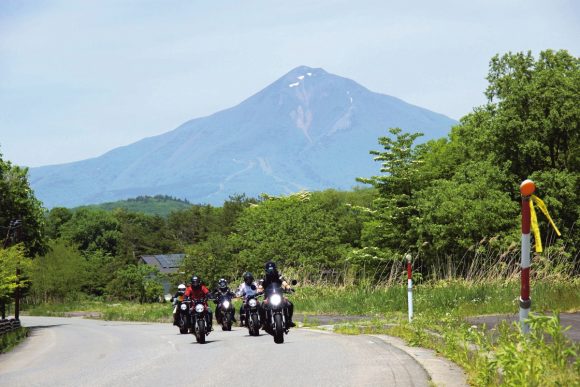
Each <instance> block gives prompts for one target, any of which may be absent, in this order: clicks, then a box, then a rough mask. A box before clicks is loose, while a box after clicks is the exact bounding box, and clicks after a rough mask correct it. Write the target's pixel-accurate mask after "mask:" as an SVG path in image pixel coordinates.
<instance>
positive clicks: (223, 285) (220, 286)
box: [218, 278, 228, 291]
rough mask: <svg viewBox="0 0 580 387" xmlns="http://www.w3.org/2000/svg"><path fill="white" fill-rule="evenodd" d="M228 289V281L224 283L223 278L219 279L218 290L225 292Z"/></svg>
mask: <svg viewBox="0 0 580 387" xmlns="http://www.w3.org/2000/svg"><path fill="white" fill-rule="evenodd" d="M227 288H228V281H226V280H225V279H224V278H220V280H219V281H218V289H219V290H221V291H226V290H227Z"/></svg>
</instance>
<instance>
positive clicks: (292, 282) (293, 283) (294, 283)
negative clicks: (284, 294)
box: [290, 280, 298, 286]
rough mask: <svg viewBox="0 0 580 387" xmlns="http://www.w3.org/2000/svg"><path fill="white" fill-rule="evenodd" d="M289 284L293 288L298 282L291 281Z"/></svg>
mask: <svg viewBox="0 0 580 387" xmlns="http://www.w3.org/2000/svg"><path fill="white" fill-rule="evenodd" d="M290 283H291V284H292V286H294V285H296V284H297V283H298V281H296V280H292V281H291V282H290Z"/></svg>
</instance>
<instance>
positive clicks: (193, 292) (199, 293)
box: [184, 285, 209, 306]
mask: <svg viewBox="0 0 580 387" xmlns="http://www.w3.org/2000/svg"><path fill="white" fill-rule="evenodd" d="M208 294H209V290H208V289H207V288H206V287H205V285H201V286H200V287H199V289H194V288H192V287H191V286H188V287H187V290H185V294H184V296H185V298H190V299H192V300H199V299H201V298H204V299H205V298H206V297H207V295H208ZM204 305H205V306H207V302H204Z"/></svg>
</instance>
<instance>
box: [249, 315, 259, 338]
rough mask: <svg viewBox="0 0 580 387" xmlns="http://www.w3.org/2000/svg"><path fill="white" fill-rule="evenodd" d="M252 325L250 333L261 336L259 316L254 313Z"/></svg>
mask: <svg viewBox="0 0 580 387" xmlns="http://www.w3.org/2000/svg"><path fill="white" fill-rule="evenodd" d="M249 325H250V335H252V336H260V323H259V322H258V316H257V315H255V314H253V315H252V322H251V323H250V324H249Z"/></svg>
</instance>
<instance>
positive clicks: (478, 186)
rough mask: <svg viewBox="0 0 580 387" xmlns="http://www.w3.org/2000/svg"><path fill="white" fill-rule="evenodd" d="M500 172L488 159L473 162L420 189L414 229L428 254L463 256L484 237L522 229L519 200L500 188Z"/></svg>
mask: <svg viewBox="0 0 580 387" xmlns="http://www.w3.org/2000/svg"><path fill="white" fill-rule="evenodd" d="M500 174H501V171H500V170H499V169H498V168H497V167H495V166H493V165H491V164H489V163H488V162H469V163H465V164H463V165H461V166H460V167H459V168H458V170H457V171H456V173H455V174H454V176H453V177H452V178H451V179H449V180H444V179H441V180H436V181H434V182H432V184H430V185H429V186H428V187H426V188H425V189H423V190H421V191H420V192H419V193H418V194H417V200H416V206H417V209H418V214H419V215H418V216H416V217H414V218H413V219H412V228H413V229H414V230H415V232H416V234H417V236H418V237H417V241H416V247H417V248H421V247H424V257H427V258H433V257H434V256H445V255H448V256H455V257H460V256H462V255H463V253H464V252H465V251H467V249H469V248H471V247H472V246H474V245H475V244H477V243H478V242H479V241H480V240H481V239H482V238H485V237H488V238H490V237H502V236H504V237H505V238H508V239H509V236H510V235H511V234H514V233H518V227H517V226H518V219H517V214H518V205H517V203H516V202H514V201H513V200H511V198H510V195H509V193H507V192H505V191H503V190H502V189H501V185H500V184H499V183H498V181H500V180H501V179H500V178H498V176H499V175H500ZM518 235H519V233H518ZM508 241H510V242H511V241H513V239H511V240H508ZM504 245H507V242H506V243H505V244H504ZM424 259H425V258H424Z"/></svg>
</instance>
